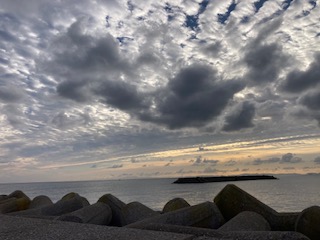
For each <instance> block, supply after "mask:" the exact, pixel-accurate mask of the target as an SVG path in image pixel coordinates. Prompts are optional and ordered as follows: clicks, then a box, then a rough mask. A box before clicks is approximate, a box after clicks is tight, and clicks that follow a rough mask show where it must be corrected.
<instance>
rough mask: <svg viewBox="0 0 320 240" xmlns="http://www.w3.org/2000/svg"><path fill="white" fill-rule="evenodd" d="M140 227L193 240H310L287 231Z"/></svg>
mask: <svg viewBox="0 0 320 240" xmlns="http://www.w3.org/2000/svg"><path fill="white" fill-rule="evenodd" d="M140 229H145V230H152V231H159V232H172V233H184V234H189V235H193V236H195V238H193V240H200V239H201V240H204V239H205V240H207V239H220V240H227V239H228V240H280V239H281V240H310V239H309V238H308V237H306V236H305V235H303V234H301V233H297V232H287V231H284V232H282V231H235V232H221V231H218V230H215V229H207V228H196V227H188V226H178V225H169V224H158V223H146V224H145V225H143V226H141V227H140Z"/></svg>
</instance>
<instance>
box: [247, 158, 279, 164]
mask: <svg viewBox="0 0 320 240" xmlns="http://www.w3.org/2000/svg"><path fill="white" fill-rule="evenodd" d="M280 161H281V159H280V158H278V157H273V158H269V159H266V160H262V159H260V158H258V159H255V160H253V163H252V164H253V165H261V164H269V163H279V162H280Z"/></svg>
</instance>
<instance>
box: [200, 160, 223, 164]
mask: <svg viewBox="0 0 320 240" xmlns="http://www.w3.org/2000/svg"><path fill="white" fill-rule="evenodd" d="M219 162H220V161H219V160H208V159H204V160H203V163H208V164H210V165H216V164H218V163H219Z"/></svg>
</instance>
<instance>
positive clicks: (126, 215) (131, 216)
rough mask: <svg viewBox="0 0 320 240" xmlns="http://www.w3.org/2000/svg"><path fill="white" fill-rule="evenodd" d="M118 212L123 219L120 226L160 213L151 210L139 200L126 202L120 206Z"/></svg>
mask: <svg viewBox="0 0 320 240" xmlns="http://www.w3.org/2000/svg"><path fill="white" fill-rule="evenodd" d="M120 214H121V215H122V216H121V218H122V220H123V222H122V226H125V225H128V224H131V223H134V222H137V221H141V220H143V219H146V218H150V217H154V216H159V215H160V213H159V212H156V211H154V210H152V209H151V208H149V207H147V206H145V205H143V204H142V203H140V202H131V203H128V204H127V205H126V206H124V207H123V208H122V210H121V211H120Z"/></svg>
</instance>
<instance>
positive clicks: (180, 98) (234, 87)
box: [140, 64, 244, 129]
mask: <svg viewBox="0 0 320 240" xmlns="http://www.w3.org/2000/svg"><path fill="white" fill-rule="evenodd" d="M243 88H244V84H243V83H242V82H241V81H240V80H229V81H220V80H219V77H218V76H217V73H216V71H215V70H213V69H212V67H210V66H208V65H199V64H193V65H191V66H188V67H186V68H183V69H182V70H181V71H180V72H179V73H178V74H177V75H176V76H175V77H174V78H172V79H170V81H169V83H168V85H167V86H166V88H165V89H163V90H162V91H160V92H159V93H158V96H157V98H156V103H157V109H156V112H152V113H148V114H146V115H142V116H141V117H140V119H142V120H145V121H150V122H154V123H160V124H164V125H165V126H167V127H169V128H170V129H179V128H183V127H201V126H204V125H206V124H207V123H208V122H209V121H212V120H213V119H214V118H215V117H217V116H219V115H220V113H221V112H222V111H223V109H224V108H225V107H226V106H227V104H228V102H229V100H231V99H232V97H233V95H234V94H235V93H237V92H239V91H240V90H242V89H243Z"/></svg>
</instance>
